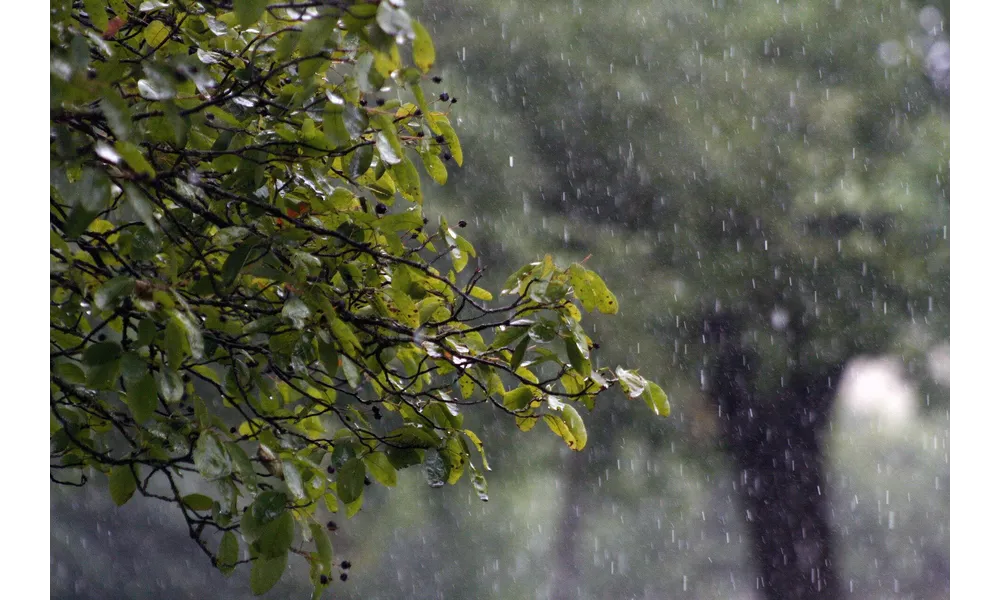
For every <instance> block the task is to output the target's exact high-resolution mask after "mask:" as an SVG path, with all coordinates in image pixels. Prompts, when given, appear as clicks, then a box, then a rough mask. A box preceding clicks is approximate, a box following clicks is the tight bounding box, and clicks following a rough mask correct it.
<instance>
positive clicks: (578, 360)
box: [565, 338, 590, 377]
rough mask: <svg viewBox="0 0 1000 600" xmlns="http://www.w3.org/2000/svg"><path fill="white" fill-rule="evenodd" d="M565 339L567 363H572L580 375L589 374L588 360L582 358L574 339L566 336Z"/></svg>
mask: <svg viewBox="0 0 1000 600" xmlns="http://www.w3.org/2000/svg"><path fill="white" fill-rule="evenodd" d="M565 341H566V354H567V355H568V356H569V364H571V365H573V369H574V370H575V371H576V372H577V373H579V374H580V375H583V376H584V377H586V376H587V375H590V361H588V360H587V359H586V358H584V356H583V353H582V352H580V347H579V346H578V345H577V343H576V340H573V339H572V338H566V340H565Z"/></svg>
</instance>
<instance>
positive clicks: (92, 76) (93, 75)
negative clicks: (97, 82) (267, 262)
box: [87, 69, 97, 81]
mask: <svg viewBox="0 0 1000 600" xmlns="http://www.w3.org/2000/svg"><path fill="white" fill-rule="evenodd" d="M87 79H90V80H91V81H93V80H94V79H97V71H95V70H93V69H87Z"/></svg>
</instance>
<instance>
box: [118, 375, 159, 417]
mask: <svg viewBox="0 0 1000 600" xmlns="http://www.w3.org/2000/svg"><path fill="white" fill-rule="evenodd" d="M125 390H126V391H125V395H126V398H127V403H128V408H129V410H130V411H132V418H133V419H135V422H136V423H139V424H143V423H145V422H147V421H149V420H150V419H151V418H153V412H154V411H155V410H156V401H157V397H156V380H155V379H153V374H152V373H146V374H145V375H143V376H142V377H141V378H139V380H138V381H137V382H136V383H134V384H132V385H126V388H125Z"/></svg>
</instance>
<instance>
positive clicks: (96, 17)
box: [83, 0, 108, 33]
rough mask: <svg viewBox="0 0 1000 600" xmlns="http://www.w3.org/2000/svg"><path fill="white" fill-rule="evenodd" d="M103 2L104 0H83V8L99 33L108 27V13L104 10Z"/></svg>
mask: <svg viewBox="0 0 1000 600" xmlns="http://www.w3.org/2000/svg"><path fill="white" fill-rule="evenodd" d="M104 4H105V2H104V0H83V8H84V10H86V11H87V15H89V16H90V22H91V23H93V24H94V27H95V28H96V29H97V30H98V31H100V32H101V33H104V30H106V29H107V28H108V13H107V11H106V10H104Z"/></svg>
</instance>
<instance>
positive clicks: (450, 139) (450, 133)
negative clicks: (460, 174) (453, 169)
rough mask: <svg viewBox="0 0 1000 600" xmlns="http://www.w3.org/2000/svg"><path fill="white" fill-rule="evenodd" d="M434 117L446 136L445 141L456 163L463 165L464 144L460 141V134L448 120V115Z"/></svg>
mask: <svg viewBox="0 0 1000 600" xmlns="http://www.w3.org/2000/svg"><path fill="white" fill-rule="evenodd" d="M432 119H433V121H434V124H435V125H436V126H437V127H438V129H440V130H441V135H443V136H444V141H445V142H447V144H448V150H449V151H450V152H451V156H452V158H454V159H455V164H457V165H458V166H460V167H461V166H462V145H461V144H460V143H459V141H458V135H457V134H456V133H455V130H454V129H453V128H452V126H451V123H450V122H449V121H448V117H447V116H445V115H434V116H433V117H432Z"/></svg>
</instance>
